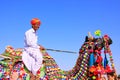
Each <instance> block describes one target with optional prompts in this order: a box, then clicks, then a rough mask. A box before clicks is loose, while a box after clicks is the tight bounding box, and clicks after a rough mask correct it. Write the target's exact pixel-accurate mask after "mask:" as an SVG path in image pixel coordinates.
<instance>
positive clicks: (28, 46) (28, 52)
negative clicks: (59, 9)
mask: <svg viewBox="0 0 120 80" xmlns="http://www.w3.org/2000/svg"><path fill="white" fill-rule="evenodd" d="M31 25H32V28H31V29H29V30H27V31H26V32H25V39H24V43H25V48H24V50H23V55H22V60H23V62H24V64H25V66H26V67H27V69H28V70H29V71H30V72H31V74H30V75H31V78H32V79H35V77H36V74H37V71H38V70H39V69H40V67H41V66H42V62H43V56H42V53H41V52H40V50H43V49H44V48H43V47H42V46H40V45H38V43H37V41H38V36H37V34H36V32H37V30H38V29H39V27H40V25H41V22H40V20H39V19H38V18H33V19H32V20H31Z"/></svg>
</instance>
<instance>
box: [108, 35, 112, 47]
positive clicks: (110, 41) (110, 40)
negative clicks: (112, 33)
mask: <svg viewBox="0 0 120 80" xmlns="http://www.w3.org/2000/svg"><path fill="white" fill-rule="evenodd" d="M108 44H109V45H110V44H112V39H111V38H110V37H109V41H108Z"/></svg>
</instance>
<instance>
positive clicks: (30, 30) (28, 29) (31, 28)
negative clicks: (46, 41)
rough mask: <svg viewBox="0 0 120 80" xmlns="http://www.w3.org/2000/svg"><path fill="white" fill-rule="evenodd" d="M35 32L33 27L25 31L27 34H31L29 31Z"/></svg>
mask: <svg viewBox="0 0 120 80" xmlns="http://www.w3.org/2000/svg"><path fill="white" fill-rule="evenodd" d="M32 32H33V29H32V28H31V29H28V30H27V31H26V32H25V34H29V33H32Z"/></svg>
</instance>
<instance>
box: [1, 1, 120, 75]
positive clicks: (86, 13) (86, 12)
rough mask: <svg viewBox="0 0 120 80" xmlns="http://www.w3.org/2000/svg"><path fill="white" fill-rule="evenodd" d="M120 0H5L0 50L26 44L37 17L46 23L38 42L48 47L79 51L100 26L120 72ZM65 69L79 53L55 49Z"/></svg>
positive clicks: (3, 3)
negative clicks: (109, 38) (26, 34)
mask: <svg viewBox="0 0 120 80" xmlns="http://www.w3.org/2000/svg"><path fill="white" fill-rule="evenodd" d="M119 4H120V0H84V1H83V0H17V1H16V0H1V1H0V28H1V30H0V53H2V52H4V50H5V47H6V46H7V45H11V46H13V47H14V48H23V47H24V33H25V31H26V30H28V29H29V28H31V25H30V20H31V19H32V18H34V17H37V18H39V19H40V20H41V22H42V25H41V27H40V29H39V31H38V36H39V41H38V43H39V44H41V45H42V46H44V47H45V48H53V49H60V50H70V51H75V52H78V51H79V48H80V47H81V45H82V44H83V42H84V39H85V36H86V35H87V33H88V32H89V31H90V32H91V33H92V34H93V35H94V31H96V30H98V29H100V30H101V32H102V35H104V34H108V35H109V36H110V37H111V38H112V40H113V44H112V45H111V50H112V53H113V58H114V62H115V67H116V70H117V73H118V74H120V63H119V62H120V51H119V50H120V40H119V39H120V38H119V29H120V22H119V21H120V5H119ZM48 53H49V54H50V55H51V56H52V57H53V58H54V59H55V60H56V62H57V64H58V65H59V67H60V68H61V69H63V70H70V69H72V67H73V66H74V65H75V63H76V60H77V58H78V54H70V53H59V52H51V51H48Z"/></svg>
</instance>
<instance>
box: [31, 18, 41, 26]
mask: <svg viewBox="0 0 120 80" xmlns="http://www.w3.org/2000/svg"><path fill="white" fill-rule="evenodd" d="M36 23H37V24H39V25H40V24H41V22H40V20H39V19H38V18H33V19H32V20H31V25H35V24H36Z"/></svg>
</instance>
